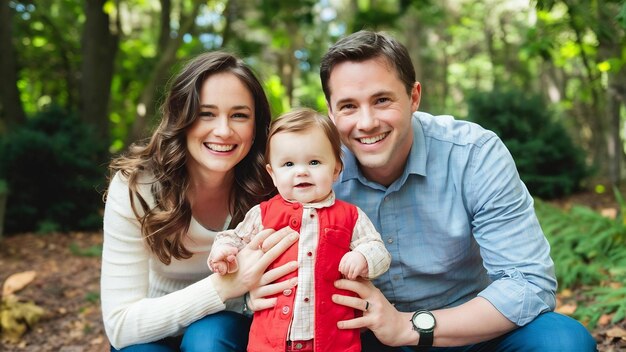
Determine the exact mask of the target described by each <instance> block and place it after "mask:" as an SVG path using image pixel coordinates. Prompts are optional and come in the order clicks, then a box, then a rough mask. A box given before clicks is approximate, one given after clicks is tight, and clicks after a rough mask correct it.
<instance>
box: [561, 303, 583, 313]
mask: <svg viewBox="0 0 626 352" xmlns="http://www.w3.org/2000/svg"><path fill="white" fill-rule="evenodd" d="M576 308H578V306H577V305H576V303H567V304H564V305H562V306H560V307H557V308H556V312H557V313H561V314H565V315H572V314H574V312H575V311H576Z"/></svg>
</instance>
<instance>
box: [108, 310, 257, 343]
mask: <svg viewBox="0 0 626 352" xmlns="http://www.w3.org/2000/svg"><path fill="white" fill-rule="evenodd" d="M251 322H252V319H250V318H248V317H246V316H244V315H241V314H238V313H235V312H229V311H222V312H219V313H215V314H211V315H207V316H206V317H204V318H202V319H200V320H198V321H196V322H193V323H191V325H189V326H188V327H187V329H186V330H185V333H184V334H183V335H182V336H178V337H167V338H164V339H162V340H159V341H155V342H149V343H142V344H138V345H132V346H128V347H124V348H122V349H120V350H116V349H115V348H113V347H111V351H123V352H152V351H154V352H178V351H183V352H195V351H203V352H206V351H212V352H213V351H214V352H232V351H241V352H245V350H246V347H247V346H248V333H249V332H250V323H251Z"/></svg>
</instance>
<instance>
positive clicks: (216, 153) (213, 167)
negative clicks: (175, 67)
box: [187, 72, 255, 177]
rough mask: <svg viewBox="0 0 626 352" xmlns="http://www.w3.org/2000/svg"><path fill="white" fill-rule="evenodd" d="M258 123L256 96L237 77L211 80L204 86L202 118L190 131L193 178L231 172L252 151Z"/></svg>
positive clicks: (221, 75)
mask: <svg viewBox="0 0 626 352" xmlns="http://www.w3.org/2000/svg"><path fill="white" fill-rule="evenodd" d="M254 119H255V116H254V99H253V97H252V93H251V92H250V91H249V90H248V88H247V87H246V86H245V84H244V83H243V82H242V81H241V80H240V79H239V78H238V77H237V76H235V75H233V74H232V73H228V72H224V73H218V74H214V75H212V76H209V77H208V78H207V79H206V80H205V81H204V83H202V89H201V91H200V111H199V112H198V118H197V119H196V121H195V122H194V123H193V124H192V125H191V127H190V128H189V129H188V130H187V150H188V152H189V159H188V161H187V168H188V170H189V171H190V174H191V175H192V177H193V175H201V176H204V175H206V176H212V177H214V176H216V175H219V174H226V173H228V172H230V171H231V170H232V169H233V168H234V167H235V165H237V164H238V163H239V162H240V161H241V160H242V159H243V158H244V157H245V156H246V155H247V154H248V152H249V151H250V148H251V147H252V143H253V142H254V133H255V128H254V126H255V122H254Z"/></svg>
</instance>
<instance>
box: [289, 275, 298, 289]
mask: <svg viewBox="0 0 626 352" xmlns="http://www.w3.org/2000/svg"><path fill="white" fill-rule="evenodd" d="M289 284H290V285H291V287H293V286H296V285H297V284H298V278H297V277H294V278H291V279H289Z"/></svg>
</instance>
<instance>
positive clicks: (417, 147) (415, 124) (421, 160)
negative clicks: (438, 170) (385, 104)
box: [339, 112, 428, 184]
mask: <svg viewBox="0 0 626 352" xmlns="http://www.w3.org/2000/svg"><path fill="white" fill-rule="evenodd" d="M417 114H418V113H417V112H416V113H414V114H413V117H412V118H411V127H412V128H413V145H412V146H411V151H410V152H409V158H408V160H407V163H406V167H405V168H404V172H403V173H402V175H401V176H400V179H406V177H407V176H408V175H410V174H416V175H421V176H426V159H427V155H428V150H427V147H426V137H425V136H424V130H423V128H422V123H421V122H420V120H419V119H418V118H417ZM342 150H343V155H344V157H343V164H344V165H343V171H342V173H341V176H340V177H339V182H340V183H341V182H345V181H348V180H351V179H358V180H359V181H361V182H362V183H364V184H368V183H370V181H369V180H367V179H366V178H365V176H364V175H363V174H362V173H361V170H360V169H359V166H358V162H357V160H356V157H355V156H354V154H352V152H351V151H350V150H349V149H348V148H346V147H345V146H343V147H342Z"/></svg>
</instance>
